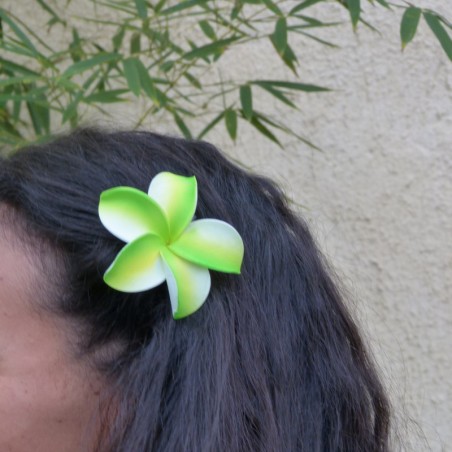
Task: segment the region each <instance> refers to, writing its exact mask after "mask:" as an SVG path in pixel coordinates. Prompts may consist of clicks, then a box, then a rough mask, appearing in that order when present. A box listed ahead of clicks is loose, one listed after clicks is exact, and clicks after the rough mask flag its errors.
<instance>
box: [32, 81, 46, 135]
mask: <svg viewBox="0 0 452 452" xmlns="http://www.w3.org/2000/svg"><path fill="white" fill-rule="evenodd" d="M28 90H30V92H33V91H34V90H36V87H35V86H34V85H33V84H32V85H30V87H29V88H28V87H27V88H26V91H28ZM26 105H27V109H28V113H29V114H30V118H31V122H32V124H33V128H34V130H35V133H36V135H43V134H48V133H49V130H50V111H49V103H48V101H47V97H46V95H45V94H44V92H41V93H39V94H38V95H37V96H35V97H34V98H33V99H30V100H27V101H26Z"/></svg>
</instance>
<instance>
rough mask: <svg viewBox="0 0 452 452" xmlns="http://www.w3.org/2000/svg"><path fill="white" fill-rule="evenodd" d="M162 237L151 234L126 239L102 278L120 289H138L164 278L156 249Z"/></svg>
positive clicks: (150, 286)
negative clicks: (125, 242) (128, 241)
mask: <svg viewBox="0 0 452 452" xmlns="http://www.w3.org/2000/svg"><path fill="white" fill-rule="evenodd" d="M163 246H164V243H163V241H162V239H161V238H160V237H158V236H156V235H154V234H147V235H143V236H142V237H140V238H138V239H136V240H134V241H133V242H130V243H128V244H127V245H126V246H125V247H124V248H123V249H122V250H121V251H120V252H119V254H118V255H117V256H116V259H115V260H114V261H113V263H112V264H111V265H110V267H109V268H108V270H107V271H106V272H105V275H104V281H105V283H106V284H108V285H109V286H110V287H112V288H113V289H116V290H120V291H121V292H141V291H143V290H148V289H152V288H153V287H156V286H158V285H159V284H161V283H162V282H163V281H165V272H164V269H163V261H162V258H161V257H160V250H161V249H162V247H163Z"/></svg>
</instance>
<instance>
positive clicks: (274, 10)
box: [262, 0, 283, 16]
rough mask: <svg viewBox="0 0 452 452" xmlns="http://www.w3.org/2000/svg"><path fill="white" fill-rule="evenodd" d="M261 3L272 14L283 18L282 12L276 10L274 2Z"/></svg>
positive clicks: (265, 0) (265, 1)
mask: <svg viewBox="0 0 452 452" xmlns="http://www.w3.org/2000/svg"><path fill="white" fill-rule="evenodd" d="M262 3H263V4H264V5H265V6H266V7H267V8H268V9H269V10H270V11H272V12H274V13H275V14H277V15H278V16H283V13H282V11H281V10H280V9H279V8H278V6H277V5H276V3H275V2H273V1H272V0H262Z"/></svg>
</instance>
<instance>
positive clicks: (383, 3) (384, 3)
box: [376, 0, 390, 9]
mask: <svg viewBox="0 0 452 452" xmlns="http://www.w3.org/2000/svg"><path fill="white" fill-rule="evenodd" d="M376 1H377V3H380V5H381V6H384V7H385V8H388V9H390V6H389V3H388V2H387V1H386V0H376Z"/></svg>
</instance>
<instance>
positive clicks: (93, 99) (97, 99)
mask: <svg viewBox="0 0 452 452" xmlns="http://www.w3.org/2000/svg"><path fill="white" fill-rule="evenodd" d="M127 92H128V90H127V89H112V90H109V91H99V92H97V93H94V94H90V95H89V96H87V97H85V98H84V99H83V101H84V102H86V103H87V104H92V103H107V104H111V103H114V102H121V101H124V100H126V99H124V98H122V97H120V96H121V95H122V94H125V93H127Z"/></svg>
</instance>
